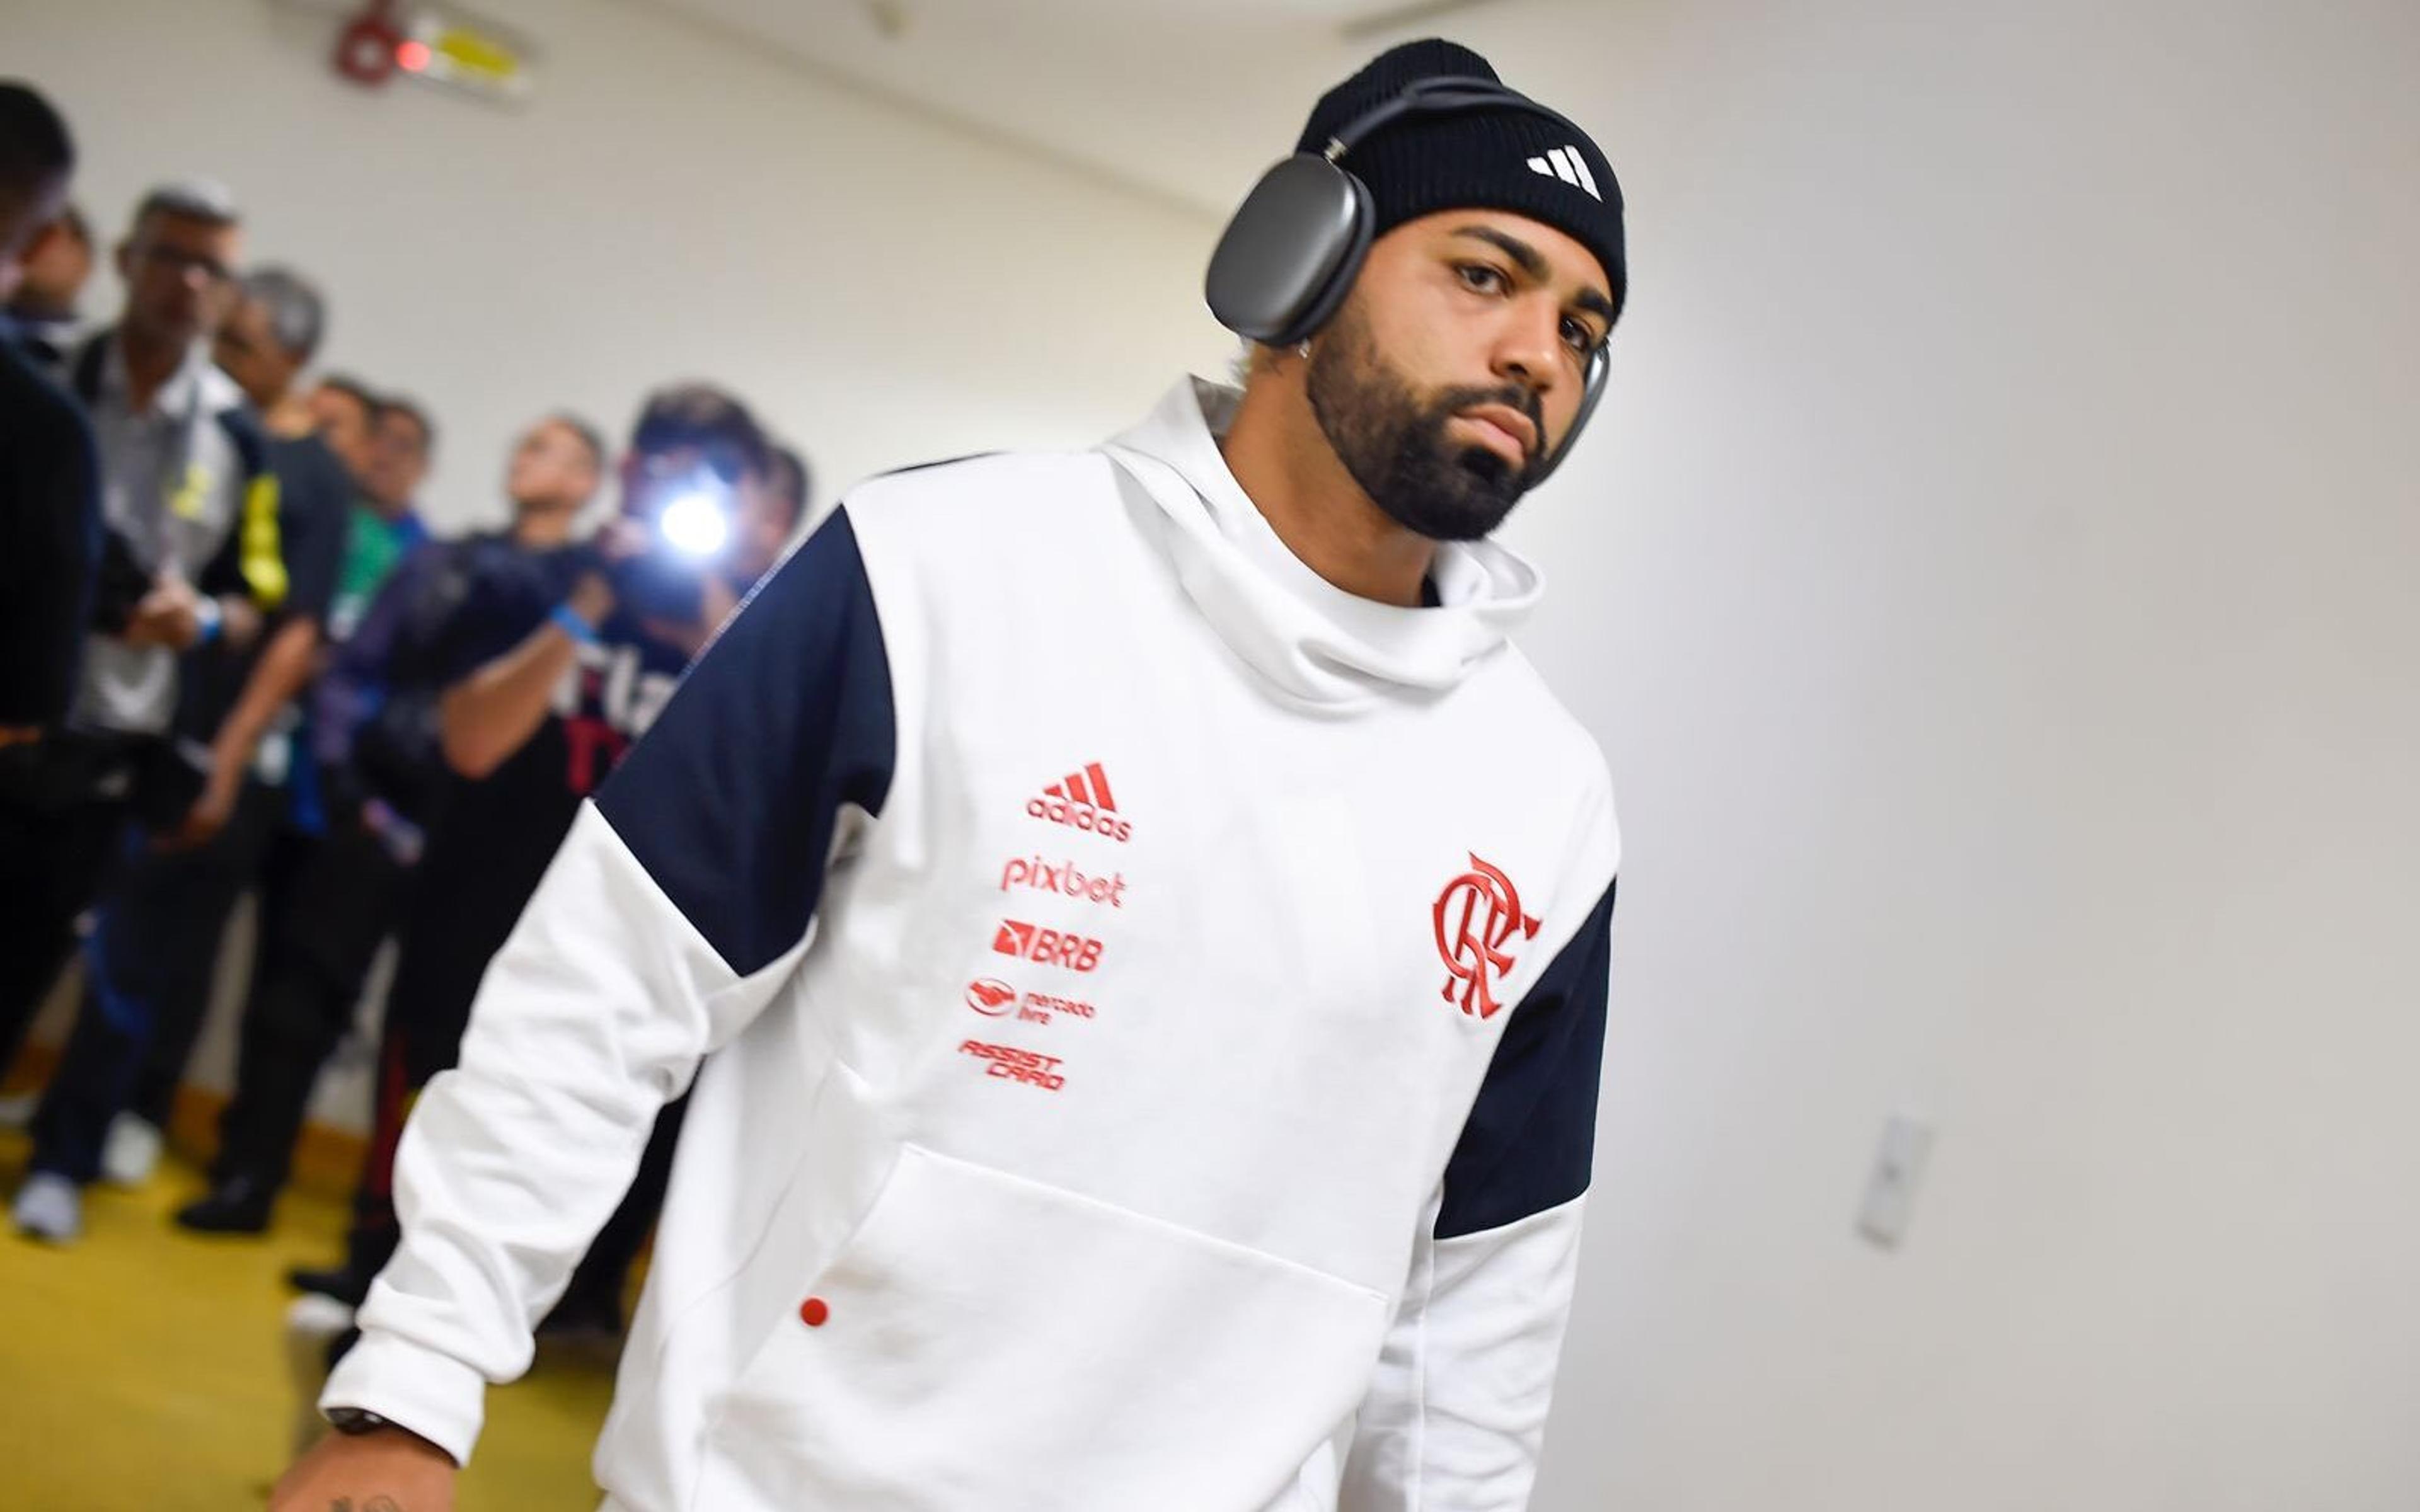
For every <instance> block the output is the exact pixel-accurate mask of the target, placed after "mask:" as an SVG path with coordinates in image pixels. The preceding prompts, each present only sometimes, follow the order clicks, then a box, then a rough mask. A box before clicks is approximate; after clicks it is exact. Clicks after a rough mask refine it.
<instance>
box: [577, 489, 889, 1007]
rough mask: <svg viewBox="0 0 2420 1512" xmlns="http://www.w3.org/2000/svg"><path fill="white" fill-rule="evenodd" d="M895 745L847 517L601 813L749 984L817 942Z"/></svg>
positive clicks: (880, 652)
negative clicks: (831, 882) (809, 941)
mask: <svg viewBox="0 0 2420 1512" xmlns="http://www.w3.org/2000/svg"><path fill="white" fill-rule="evenodd" d="M897 750H898V733H897V726H896V722H895V719H894V717H893V711H892V695H891V664H890V660H889V657H888V656H887V654H886V652H885V650H884V647H883V640H882V625H881V622H880V621H879V620H878V619H877V618H876V614H875V608H874V592H873V589H872V588H871V587H870V586H869V585H868V584H867V582H866V580H865V565H864V563H863V561H862V560H861V558H860V557H859V555H858V548H857V532H856V531H855V530H854V529H853V528H852V527H851V526H850V524H849V521H848V516H847V513H846V512H845V510H842V511H834V512H833V514H832V515H831V517H830V518H828V519H827V520H825V522H824V523H823V525H822V526H821V527H820V528H818V529H817V530H816V531H815V532H814V534H813V535H811V536H809V537H808V538H807V540H806V543H805V544H804V545H802V546H800V547H799V548H798V549H797V550H796V551H794V552H792V553H791V554H790V558H789V560H788V561H786V562H784V563H783V564H782V565H781V566H780V567H778V568H776V569H775V570H774V571H773V573H772V574H771V575H770V576H769V577H768V578H767V579H765V580H764V581H763V582H762V583H760V584H758V585H757V587H756V590H755V591H754V592H753V593H752V594H750V595H749V597H748V601H747V603H746V604H745V605H744V606H743V607H742V608H741V609H740V610H739V612H738V614H737V616H736V617H734V618H733V619H732V621H731V623H730V624H728V625H725V626H724V627H723V630H722V633H721V636H719V637H718V638H717V639H716V640H715V642H714V644H713V645H712V646H710V647H709V648H707V650H706V655H704V656H701V657H699V658H698V661H697V664H696V665H695V666H693V667H691V668H690V671H689V675H688V676H687V677H685V678H683V679H682V681H681V686H680V690H679V691H678V692H676V693H675V694H674V695H673V699H672V702H670V703H669V704H667V705H665V708H664V712H663V714H662V716H661V717H659V718H658V719H657V721H656V723H655V726H654V728H653V729H651V730H649V731H648V732H647V733H646V735H645V737H644V739H642V740H641V741H640V742H639V743H638V745H637V746H635V747H633V748H631V751H630V754H629V755H628V756H627V757H625V758H624V759H623V762H622V764H621V765H620V766H619V767H618V768H616V769H615V771H614V773H613V777H612V778H611V779H608V780H607V781H606V783H605V786H604V788H603V789H602V790H601V791H600V792H599V793H598V794H597V810H598V811H599V812H601V813H602V814H603V815H604V817H605V821H606V823H608V824H610V825H613V831H614V833H615V834H617V835H619V836H620V837H621V839H622V843H623V844H625V845H627V846H628V847H629V849H630V854H631V855H632V856H635V857H637V859H638V862H639V864H640V866H642V867H644V869H645V870H646V872H647V874H648V875H649V876H650V877H652V878H654V879H655V883H656V886H657V887H660V888H662V889H663V892H664V895H665V896H666V897H667V898H670V899H671V900H672V902H673V904H674V906H675V907H677V908H678V909H679V910H680V911H681V913H682V915H683V916H684V917H686V918H688V919H689V921H690V925H691V926H692V927H694V928H695V929H696V930H697V932H698V933H700V934H703V935H704V936H706V943H708V944H709V945H712V946H713V947H714V949H715V950H716V952H717V953H719V954H720V955H721V957H722V959H723V963H724V964H727V965H728V966H730V967H731V969H732V970H733V971H734V972H735V973H737V975H739V976H742V977H745V976H749V975H751V974H752V973H754V972H755V971H757V970H760V969H761V968H763V967H764V966H765V965H766V964H768V963H769V962H771V961H773V960H774V959H775V958H777V957H779V956H780V955H781V954H782V953H783V952H784V951H786V950H788V949H790V948H791V947H792V946H794V945H796V944H798V943H799V938H800V937H801V936H803V935H804V934H805V933H806V931H807V925H808V922H809V921H810V920H811V919H812V918H814V911H815V904H816V903H817V901H818V900H819V899H820V898H821V896H822V893H823V883H824V869H825V867H826V866H827V865H828V864H829V863H830V858H831V847H832V835H833V832H834V830H835V829H836V827H837V826H838V824H839V820H840V809H841V806H842V805H843V804H845V803H848V804H855V805H856V806H858V807H859V808H861V809H862V810H865V811H866V812H868V813H876V814H878V813H880V812H881V810H882V804H883V800H884V798H885V797H886V796H887V795H889V793H890V790H891V775H892V768H893V766H894V764H895V761H896V756H897Z"/></svg>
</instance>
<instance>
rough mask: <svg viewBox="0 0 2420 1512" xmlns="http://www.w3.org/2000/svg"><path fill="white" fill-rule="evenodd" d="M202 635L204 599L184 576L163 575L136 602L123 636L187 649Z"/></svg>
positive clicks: (131, 641)
mask: <svg viewBox="0 0 2420 1512" xmlns="http://www.w3.org/2000/svg"><path fill="white" fill-rule="evenodd" d="M201 638H202V599H201V595H200V594H196V593H194V585H193V584H192V583H189V582H187V581H185V580H184V579H182V578H177V577H171V576H165V575H163V576H162V577H160V578H157V579H153V581H152V584H151V591H150V592H149V593H147V594H144V595H143V598H142V601H141V602H140V603H138V604H136V605H135V606H134V612H133V614H132V615H131V616H129V617H128V619H127V622H126V630H125V633H124V634H123V635H122V636H121V637H120V639H121V640H124V641H125V642H126V643H127V644H128V645H130V646H166V647H167V648H168V649H169V650H171V651H184V650H187V649H189V648H191V647H192V645H193V644H194V641H196V640H200V639H201Z"/></svg>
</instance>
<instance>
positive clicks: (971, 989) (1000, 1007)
mask: <svg viewBox="0 0 2420 1512" xmlns="http://www.w3.org/2000/svg"><path fill="white" fill-rule="evenodd" d="M1015 1005H1016V988H1014V987H1012V986H1010V985H1009V984H1008V983H1006V982H1004V981H1001V980H999V979H998V978H996V977H982V978H978V979H977V980H973V981H970V982H969V983H967V1006H968V1007H969V1008H971V1009H973V1010H974V1011H976V1012H978V1013H981V1014H982V1015H983V1016H984V1017H985V1018H995V1019H996V1018H999V1017H1000V1016H1001V1014H1003V1013H1006V1012H1007V1011H1009V1009H1010V1008H1012V1007H1014V1006H1015Z"/></svg>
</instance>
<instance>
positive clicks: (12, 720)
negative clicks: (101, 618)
mask: <svg viewBox="0 0 2420 1512" xmlns="http://www.w3.org/2000/svg"><path fill="white" fill-rule="evenodd" d="M74 171H75V147H74V144H73V142H72V141H71V140H70V137H69V134H68V127H67V122H66V121H64V120H62V119H61V118H60V117H59V115H58V113H57V112H56V111H55V110H54V109H52V107H51V105H50V102H49V101H48V100H44V99H43V98H42V97H41V96H40V95H39V94H38V93H36V92H35V91H34V90H32V89H29V88H27V87H26V86H25V85H21V84H16V83H0V301H8V306H9V308H10V309H11V310H12V311H14V310H15V309H16V308H17V307H18V306H17V303H16V301H15V298H14V296H15V294H16V293H17V292H18V291H19V290H20V289H21V288H22V280H23V274H24V263H23V260H22V259H23V254H24V252H25V250H26V248H27V246H28V244H29V243H31V242H33V241H34V240H35V239H37V238H39V236H41V235H42V229H41V228H42V227H43V226H44V225H45V224H49V223H50V222H51V220H52V217H53V216H54V215H55V214H56V213H57V210H58V208H59V206H60V205H61V204H63V203H64V202H65V200H66V198H67V193H68V183H69V180H70V177H71V176H72V175H73V173H74ZM19 333H20V328H19V327H18V326H17V325H16V324H14V323H13V322H12V321H0V936H6V937H7V939H8V942H9V943H8V944H7V945H6V946H0V971H5V972H6V973H7V975H6V976H5V977H0V1073H5V1072H7V1070H8V1064H9V1062H10V1061H11V1060H13V1059H15V1058H16V1054H17V1047H18V1042H19V1041H20V1040H22V1039H23V1036H24V1031H25V1026H26V1022H27V1020H28V1019H30V1018H31V1017H32V1014H33V1012H34V1010H35V1008H36V1007H37V1006H38V1005H39V1002H40V999H41V996H42V994H43V993H44V992H45V991H47V990H48V988H49V985H50V978H51V975H52V972H53V970H54V967H55V962H54V961H53V964H52V965H49V966H46V965H45V964H44V962H45V960H46V959H49V958H48V957H46V954H45V952H44V951H42V950H40V949H31V948H29V947H31V946H32V945H33V943H34V942H32V941H30V940H25V939H23V937H22V936H23V934H24V933H28V932H30V931H32V930H35V929H39V928H43V927H47V924H48V922H49V921H52V920H55V919H58V918H61V917H66V918H73V917H74V914H75V911H76V910H77V909H79V908H81V907H83V906H84V902H83V896H82V891H83V889H82V886H81V879H80V878H78V877H76V876H74V875H72V874H69V873H64V872H61V871H60V870H59V868H58V866H57V858H58V857H59V856H61V855H63V854H65V853H67V852H69V851H70V850H76V849H80V848H83V847H82V845H81V842H80V841H77V840H76V839H75V837H74V835H73V831H74V830H76V829H78V828H82V827H85V826H86V825H89V823H90V816H89V815H88V814H86V813H85V812H84V806H83V804H82V802H81V798H82V793H81V789H80V784H79V783H77V782H76V781H75V780H74V777H75V774H73V773H71V772H61V771H60V770H58V769H57V767H56V765H55V758H56V749H55V744H54V737H55V736H56V734H57V733H58V730H59V727H60V725H61V724H62V723H63V722H64V721H65V720H66V718H67V715H68V709H69V706H70V702H71V701H72V699H73V697H74V693H75V687H76V669H77V663H78V658H79V654H80V653H81V651H82V648H83V644H84V637H85V625H86V623H87V621H88V620H89V618H90V615H91V601H92V584H93V574H94V571H95V570H96V568H97V567H98V566H99V565H100V561H101V474H100V466H101V464H100V461H99V458H98V457H97V456H96V455H95V453H94V447H93V437H92V428H91V426H90V425H89V424H86V423H85V417H84V413H83V411H82V410H81V409H79V408H78V407H77V405H76V403H75V401H74V400H73V399H71V398H70V397H69V396H68V394H67V393H66V392H65V391H64V390H62V389H61V388H59V387H58V385H57V384H56V383H54V382H53V381H52V380H51V379H50V378H48V377H46V376H45V375H44V373H43V371H42V365H43V364H42V363H41V362H40V360H39V358H38V357H36V356H34V355H32V354H29V353H28V352H27V351H26V350H25V349H24V347H23V345H22V344H21V341H20V335H19Z"/></svg>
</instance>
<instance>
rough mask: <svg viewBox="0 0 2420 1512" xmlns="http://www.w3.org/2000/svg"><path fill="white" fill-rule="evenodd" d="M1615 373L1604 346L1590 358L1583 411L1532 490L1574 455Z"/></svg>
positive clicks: (1584, 384)
mask: <svg viewBox="0 0 2420 1512" xmlns="http://www.w3.org/2000/svg"><path fill="white" fill-rule="evenodd" d="M1612 369H1613V359H1612V357H1611V356H1610V355H1608V354H1607V352H1606V347H1605V345H1604V344H1603V343H1600V344H1599V345H1598V347H1597V349H1596V350H1595V352H1594V353H1592V354H1591V355H1590V358H1589V367H1588V378H1587V379H1586V380H1585V382H1584V383H1583V384H1582V385H1581V388H1580V407H1579V409H1578V411H1577V412H1576V413H1575V414H1574V415H1573V416H1572V428H1571V429H1569V430H1567V431H1565V432H1563V440H1562V444H1561V445H1559V446H1558V447H1556V448H1555V455H1552V456H1550V457H1548V458H1546V465H1545V466H1544V467H1543V468H1540V469H1539V470H1538V475H1537V477H1536V478H1534V479H1532V480H1531V481H1530V484H1529V486H1530V487H1532V488H1534V487H1536V486H1538V485H1539V484H1542V483H1544V482H1545V481H1546V480H1547V479H1548V478H1551V477H1553V476H1554V475H1555V470H1556V469H1557V468H1559V467H1561V466H1562V465H1563V458H1565V457H1567V456H1569V455H1572V443H1573V442H1575V441H1576V440H1579V439H1580V432H1581V431H1583V430H1586V429H1587V428H1588V423H1589V416H1590V415H1592V414H1595V413H1596V407H1597V404H1598V402H1599V401H1600V400H1602V399H1604V397H1605V386H1606V376H1607V375H1608V374H1609V373H1611V371H1612Z"/></svg>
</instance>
